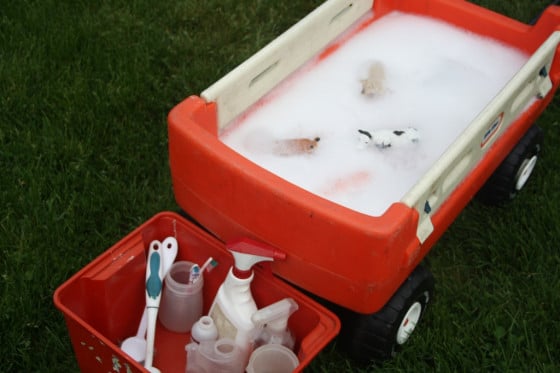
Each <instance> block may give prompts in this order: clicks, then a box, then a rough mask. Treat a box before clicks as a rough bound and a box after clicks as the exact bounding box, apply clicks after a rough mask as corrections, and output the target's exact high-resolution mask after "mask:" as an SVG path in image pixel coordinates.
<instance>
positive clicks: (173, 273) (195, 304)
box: [158, 261, 204, 333]
mask: <svg viewBox="0 0 560 373" xmlns="http://www.w3.org/2000/svg"><path fill="white" fill-rule="evenodd" d="M193 265H194V263H191V262H187V261H179V262H175V263H173V265H172V266H171V269H170V270H169V273H168V274H167V276H165V287H164V288H163V293H162V295H161V304H160V307H159V313H158V314H159V321H160V322H161V323H162V325H163V326H164V327H165V328H167V329H169V330H171V331H173V332H176V333H187V332H189V331H190V330H191V327H192V325H193V324H194V323H195V322H196V321H197V320H198V319H199V318H200V316H201V315H202V287H203V286H204V278H203V276H202V274H201V275H200V277H199V278H198V280H197V281H195V282H194V283H193V284H189V274H190V269H191V267H192V266H193Z"/></svg>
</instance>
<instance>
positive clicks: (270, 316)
mask: <svg viewBox="0 0 560 373" xmlns="http://www.w3.org/2000/svg"><path fill="white" fill-rule="evenodd" d="M298 308H299V306H298V304H297V303H296V301H295V300H293V299H292V298H284V299H282V300H279V301H278V302H276V303H272V304H271V305H269V306H266V307H263V308H261V309H260V310H258V311H257V312H255V313H254V314H253V316H252V317H251V320H253V323H254V324H255V326H256V327H257V328H260V335H259V336H258V337H257V339H256V341H255V343H256V345H257V347H258V346H261V345H263V344H269V343H274V344H281V345H283V346H285V347H288V348H289V349H293V348H294V344H295V339H294V336H293V334H292V332H291V331H290V329H288V319H289V318H290V316H291V315H292V313H294V312H296V311H297V310H298Z"/></svg>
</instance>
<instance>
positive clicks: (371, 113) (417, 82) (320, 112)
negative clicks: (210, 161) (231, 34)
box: [220, 12, 528, 216]
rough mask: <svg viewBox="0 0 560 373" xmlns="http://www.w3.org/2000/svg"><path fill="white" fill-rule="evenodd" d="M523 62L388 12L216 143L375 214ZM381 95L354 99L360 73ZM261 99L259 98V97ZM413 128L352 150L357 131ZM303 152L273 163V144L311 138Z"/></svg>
mask: <svg viewBox="0 0 560 373" xmlns="http://www.w3.org/2000/svg"><path fill="white" fill-rule="evenodd" d="M527 59H528V56H527V55H525V54H523V53H521V52H520V51H518V50H516V49H513V48H511V47H508V46H505V45H503V44H500V43H498V42H496V41H494V40H491V39H488V38H484V37H481V36H478V35H476V34H473V33H471V32H468V31H465V30H461V29H458V28H456V27H455V26H451V25H449V24H446V23H443V22H441V21H439V20H436V19H431V18H427V17H423V16H417V15H411V14H405V13H400V12H393V13H392V14H389V15H387V16H385V17H383V18H381V19H379V20H378V21H376V22H374V23H372V24H371V25H370V26H368V27H366V28H365V29H363V30H362V31H360V32H359V33H357V34H355V35H353V36H352V37H351V38H350V39H348V40H347V41H346V42H345V43H344V44H343V45H342V46H341V47H340V48H339V49H338V50H337V51H336V52H335V53H333V54H331V55H329V57H328V58H325V59H322V60H320V61H319V60H314V61H310V62H309V63H308V64H307V65H306V66H304V67H303V68H302V69H300V71H299V72H297V73H295V74H293V75H292V76H291V77H290V78H289V79H287V80H285V81H284V82H283V83H281V84H280V85H279V86H278V87H276V88H274V89H273V91H272V92H271V93H269V95H268V97H269V98H270V97H272V99H270V100H262V102H261V103H257V105H258V106H256V109H255V110H253V111H252V112H251V114H250V115H245V116H242V117H240V119H238V120H237V122H235V121H234V122H232V125H233V127H230V128H233V130H231V131H226V133H225V134H224V135H222V136H221V137H220V139H221V140H222V141H223V142H224V143H225V144H226V145H228V146H229V147H231V148H232V149H234V150H236V151H237V152H238V153H240V154H242V155H243V156H245V157H246V158H248V159H250V160H251V161H253V162H255V163H257V164H259V165H260V166H262V167H263V168H265V169H267V170H269V171H270V172H272V173H275V174H277V175H278V176H280V177H282V178H284V179H286V180H287V181H289V182H291V183H294V184H296V185H298V186H300V187H302V188H304V189H306V190H308V191H310V192H312V193H315V194H317V195H319V196H322V197H324V198H327V199H329V200H331V201H333V202H335V203H338V204H341V205H343V206H345V207H348V208H350V209H353V210H356V211H359V212H362V213H365V214H368V215H372V216H379V215H381V214H382V213H383V212H384V211H385V210H386V209H387V208H388V207H389V206H390V205H391V204H392V203H393V202H396V201H398V200H400V199H401V198H402V197H403V196H404V195H405V194H406V192H407V191H408V190H409V189H410V188H411V187H412V186H413V185H414V184H415V183H416V182H417V181H418V180H419V178H420V177H421V176H422V174H423V173H425V172H426V171H427V170H428V169H429V167H430V166H431V165H432V164H433V163H434V162H435V161H436V160H437V158H438V157H440V156H441V154H443V152H444V151H445V149H446V148H447V147H448V146H449V145H450V144H451V143H452V142H453V141H454V140H455V139H456V138H457V137H458V136H459V135H460V133H461V132H462V131H463V130H464V129H465V128H466V127H467V126H468V124H469V123H470V122H471V121H472V120H473V119H474V118H475V117H476V115H477V114H478V113H479V112H480V111H481V110H482V109H483V108H484V107H485V106H486V105H487V104H488V103H489V102H490V100H491V99H492V97H494V96H495V95H496V94H497V93H498V92H499V90H500V89H501V88H502V87H503V86H504V85H505V84H506V83H507V81H509V80H510V79H511V78H512V77H513V75H514V74H515V73H516V72H517V71H518V70H519V69H520V67H521V66H522V65H523V64H524V63H525V62H526V61H527ZM372 63H374V64H375V63H378V64H379V65H378V66H383V70H384V71H383V73H384V75H383V78H384V80H383V92H382V93H383V94H375V95H369V96H368V95H364V94H362V88H363V86H362V80H363V79H364V76H363V75H364V72H365V73H367V72H368V66H371V65H372ZM265 97H266V96H265ZM408 127H413V128H415V129H417V130H418V134H419V141H418V143H415V144H413V146H402V147H395V146H392V147H389V148H386V149H380V148H376V147H365V148H364V147H363V146H360V141H359V138H358V135H359V133H358V130H359V129H362V130H367V131H375V130H385V129H387V130H400V129H403V128H408ZM316 137H320V139H321V141H320V143H319V145H318V146H317V147H316V149H314V151H313V152H312V153H307V152H302V154H301V155H298V156H292V157H285V156H284V157H283V156H275V155H274V154H273V152H270V151H269V149H270V148H271V145H270V144H273V143H274V141H276V140H278V139H299V138H308V139H314V138H316Z"/></svg>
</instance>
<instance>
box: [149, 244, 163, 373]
mask: <svg viewBox="0 0 560 373" xmlns="http://www.w3.org/2000/svg"><path fill="white" fill-rule="evenodd" d="M163 250H164V249H163V245H162V243H161V242H159V241H157V240H154V241H152V242H151V243H150V248H149V250H148V260H147V263H146V311H147V313H148V330H147V333H146V342H147V343H146V359H145V360H144V367H145V368H146V369H148V371H150V372H152V373H160V370H159V369H157V368H155V367H154V366H153V365H152V364H153V361H154V342H155V335H156V321H157V315H158V309H159V302H160V300H161V290H162V287H163V271H164V269H163V256H162V254H163Z"/></svg>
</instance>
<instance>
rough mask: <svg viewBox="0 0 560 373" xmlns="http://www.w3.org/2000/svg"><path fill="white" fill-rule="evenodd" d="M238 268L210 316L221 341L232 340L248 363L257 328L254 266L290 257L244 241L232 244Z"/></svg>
mask: <svg viewBox="0 0 560 373" xmlns="http://www.w3.org/2000/svg"><path fill="white" fill-rule="evenodd" d="M228 250H229V251H230V252H231V253H232V255H233V259H234V265H233V267H231V268H230V270H229V273H228V274H227V276H226V279H225V280H224V282H223V283H222V285H221V286H220V288H219V289H218V292H217V293H216V297H215V298H214V302H213V303H212V306H211V307H210V312H209V316H210V317H211V318H212V319H213V320H214V323H215V325H216V328H217V329H218V336H219V337H218V338H231V339H232V340H234V341H235V344H236V345H237V346H239V348H240V350H241V351H242V355H243V358H244V359H245V363H246V362H247V360H248V358H249V354H250V352H251V350H252V343H253V338H254V336H255V332H256V326H255V324H254V323H253V321H252V320H251V316H253V314H254V313H255V312H257V305H256V304H255V300H254V299H253V295H252V293H251V282H252V281H253V277H254V273H253V270H252V267H253V265H255V264H256V263H259V262H263V261H272V260H274V259H284V258H285V257H286V254H285V253H283V252H281V251H279V250H277V249H275V248H273V247H271V246H267V245H265V244H263V243H261V242H256V241H253V240H250V239H246V238H245V239H241V240H239V241H235V242H232V243H231V244H228Z"/></svg>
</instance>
